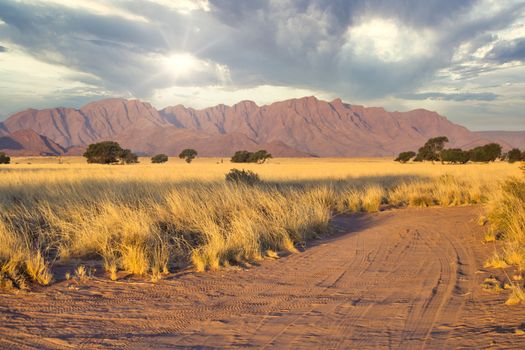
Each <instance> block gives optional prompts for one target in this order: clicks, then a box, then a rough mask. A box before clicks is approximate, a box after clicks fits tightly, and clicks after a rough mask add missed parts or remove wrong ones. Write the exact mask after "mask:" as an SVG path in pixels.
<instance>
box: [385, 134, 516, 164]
mask: <svg viewBox="0 0 525 350" xmlns="http://www.w3.org/2000/svg"><path fill="white" fill-rule="evenodd" d="M446 142H449V140H448V138H447V137H446V136H438V137H433V138H431V139H429V140H428V141H427V142H426V143H425V144H424V145H423V146H422V147H421V148H419V150H418V152H417V153H416V152H413V151H407V152H401V153H399V155H398V157H397V158H396V159H395V161H397V162H401V163H406V162H408V161H410V160H412V159H413V161H414V162H422V161H432V162H434V161H439V162H442V163H445V162H446V163H452V164H466V163H468V162H493V161H495V160H496V159H501V160H506V161H508V162H510V163H514V162H517V161H521V160H523V161H525V151H523V152H521V151H520V150H519V149H517V148H514V149H512V150H510V151H509V152H508V153H506V154H503V153H502V149H501V146H500V145H499V144H497V143H489V144H486V145H483V146H478V147H475V148H472V149H470V150H462V149H461V148H449V149H445V143H446Z"/></svg>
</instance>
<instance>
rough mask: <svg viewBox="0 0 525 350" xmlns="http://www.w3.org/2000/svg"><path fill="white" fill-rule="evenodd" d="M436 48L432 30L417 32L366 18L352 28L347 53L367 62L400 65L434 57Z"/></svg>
mask: <svg viewBox="0 0 525 350" xmlns="http://www.w3.org/2000/svg"><path fill="white" fill-rule="evenodd" d="M433 46H434V36H433V34H432V32H430V31H429V30H426V29H424V28H419V29H418V30H415V29H412V28H410V27H407V26H404V25H402V24H401V23H398V22H396V21H395V20H393V19H386V18H366V19H363V20H362V21H361V22H360V23H359V24H357V25H355V26H352V27H349V28H348V30H347V32H346V43H345V45H344V46H343V51H346V52H351V53H352V54H353V55H355V56H357V57H359V58H364V59H366V58H376V59H379V60H381V61H384V62H400V61H403V60H405V59H409V58H410V59H413V58H420V57H425V56H430V55H431V54H432V52H433Z"/></svg>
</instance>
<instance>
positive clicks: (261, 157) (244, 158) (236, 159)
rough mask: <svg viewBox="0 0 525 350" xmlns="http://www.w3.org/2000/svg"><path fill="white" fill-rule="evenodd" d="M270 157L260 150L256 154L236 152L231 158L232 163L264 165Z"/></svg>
mask: <svg viewBox="0 0 525 350" xmlns="http://www.w3.org/2000/svg"><path fill="white" fill-rule="evenodd" d="M270 158H272V155H271V154H270V153H268V152H267V151H266V150H264V149H261V150H259V151H257V152H248V151H237V152H235V154H234V155H233V156H232V158H231V162H232V163H259V164H262V163H264V162H265V161H266V160H267V159H270Z"/></svg>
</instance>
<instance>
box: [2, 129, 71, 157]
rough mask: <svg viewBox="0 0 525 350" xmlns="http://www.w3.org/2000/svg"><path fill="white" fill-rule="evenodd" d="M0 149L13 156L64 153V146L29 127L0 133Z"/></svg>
mask: <svg viewBox="0 0 525 350" xmlns="http://www.w3.org/2000/svg"><path fill="white" fill-rule="evenodd" d="M0 151H2V152H6V153H7V154H9V155H14V156H28V155H48V156H49V155H53V156H55V155H62V154H64V153H66V149H65V148H63V147H62V146H60V145H59V144H57V143H55V142H54V141H52V140H50V139H49V138H47V137H45V136H42V135H39V134H37V133H36V132H34V131H33V130H30V129H22V130H17V131H14V132H12V133H6V132H4V133H3V134H0Z"/></svg>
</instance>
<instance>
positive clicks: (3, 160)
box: [0, 152, 11, 164]
mask: <svg viewBox="0 0 525 350" xmlns="http://www.w3.org/2000/svg"><path fill="white" fill-rule="evenodd" d="M9 163H11V158H10V157H9V156H8V155H7V154H5V153H4V152H0V164H9Z"/></svg>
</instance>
